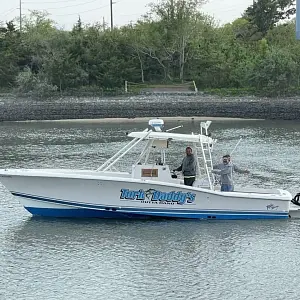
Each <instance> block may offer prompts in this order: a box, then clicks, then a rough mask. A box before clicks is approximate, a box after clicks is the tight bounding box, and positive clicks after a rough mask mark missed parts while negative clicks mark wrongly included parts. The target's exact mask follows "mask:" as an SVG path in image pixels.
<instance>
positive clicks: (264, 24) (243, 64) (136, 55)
mask: <svg viewBox="0 0 300 300" xmlns="http://www.w3.org/2000/svg"><path fill="white" fill-rule="evenodd" d="M203 3H205V1H204V0H162V1H161V2H159V3H155V4H151V5H150V10H149V14H147V15H146V16H144V17H142V18H141V19H140V20H139V21H138V22H137V23H136V24H130V25H127V26H123V27H121V28H115V29H113V30H112V31H111V30H109V29H106V28H105V26H104V25H102V24H101V25H100V24H97V23H96V24H92V25H89V26H87V25H85V24H84V23H83V22H82V20H81V18H80V17H79V18H78V21H77V22H76V24H74V26H73V29H72V30H71V31H64V30H61V29H57V28H56V27H55V24H54V22H53V21H52V20H51V19H50V18H49V16H48V14H47V13H45V12H43V13H42V12H38V11H33V12H31V14H30V15H29V16H27V17H24V19H23V30H22V32H21V33H20V32H19V31H18V29H17V28H18V27H17V26H16V25H15V24H17V23H15V21H11V22H8V23H6V24H4V23H0V57H1V60H0V88H1V89H7V88H15V91H16V93H17V94H27V95H34V96H36V97H45V96H47V95H53V94H61V95H63V94H68V93H71V94H74V93H76V92H75V91H76V90H77V91H78V94H86V93H92V94H97V95H100V94H101V95H104V94H114V93H116V92H120V91H122V90H124V81H129V82H140V83H143V84H146V85H148V86H149V84H150V83H153V82H154V83H164V84H169V83H173V84H174V83H181V82H186V81H192V80H195V82H196V84H197V87H198V89H199V90H200V91H201V90H205V91H211V92H212V93H217V94H221V95H236V94H238V93H239V91H240V93H241V94H247V93H253V94H263V95H270V96H274V95H282V94H288V95H289V94H291V93H293V92H294V93H299V90H300V55H299V53H300V43H299V42H298V41H296V39H295V22H294V21H285V22H283V21H284V20H285V19H287V18H289V17H290V16H291V15H292V14H293V13H294V11H295V10H294V1H292V0H257V1H255V3H254V4H253V5H251V6H249V8H248V9H247V10H246V11H245V13H244V15H243V17H241V18H238V19H236V20H235V21H234V22H232V23H231V24H226V25H224V26H221V27H220V26H217V25H216V24H215V22H214V20H213V19H212V18H211V17H210V16H207V15H205V14H203V13H202V12H201V5H202V4H203ZM279 21H281V22H279Z"/></svg>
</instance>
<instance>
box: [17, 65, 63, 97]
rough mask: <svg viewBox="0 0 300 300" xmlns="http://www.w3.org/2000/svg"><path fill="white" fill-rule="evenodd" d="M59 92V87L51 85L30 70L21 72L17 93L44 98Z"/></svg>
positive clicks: (18, 78) (18, 77)
mask: <svg viewBox="0 0 300 300" xmlns="http://www.w3.org/2000/svg"><path fill="white" fill-rule="evenodd" d="M56 90H57V86H53V85H52V84H49V83H48V81H47V79H46V78H41V75H36V74H33V73H32V71H31V70H30V69H29V68H26V69H25V70H24V71H23V72H20V73H19V74H18V76H17V79H16V93H17V94H21V95H28V96H33V97H35V98H43V97H45V96H51V95H52V93H53V92H55V91H56Z"/></svg>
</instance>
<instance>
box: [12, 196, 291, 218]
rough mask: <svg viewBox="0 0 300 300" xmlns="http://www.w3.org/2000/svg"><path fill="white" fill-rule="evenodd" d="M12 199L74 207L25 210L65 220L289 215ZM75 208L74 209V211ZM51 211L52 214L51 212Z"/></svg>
mask: <svg viewBox="0 0 300 300" xmlns="http://www.w3.org/2000/svg"><path fill="white" fill-rule="evenodd" d="M12 194H13V195H14V196H17V197H22V198H27V199H32V200H37V201H42V202H48V203H54V204H61V205H65V206H69V207H70V206H73V207H74V209H64V208H59V209H52V208H38V207H25V208H26V209H27V210H28V211H29V212H31V213H32V214H34V215H36V214H37V215H51V216H59V215H60V216H64V215H65V216H68V215H72V216H74V217H76V216H77V215H78V217H80V216H81V215H84V216H86V217H88V216H89V215H91V216H95V217H96V216H98V217H109V218H110V217H113V218H116V217H117V218H118V216H119V217H124V215H125V214H126V215H128V217H130V218H131V217H138V218H141V217H142V216H144V217H147V216H148V217H151V216H153V217H171V218H192V219H194V218H197V219H198V218H200V219H202V218H205V219H209V218H213V219H214V218H217V219H287V218H288V212H282V211H279V212H274V211H270V212H268V211H230V210H190V209H172V210H170V209H164V210H162V209H161V208H159V209H153V208H149V209H148V208H136V207H135V208H133V207H115V206H100V205H93V204H86V203H78V202H72V201H65V200H58V199H52V198H45V197H40V196H35V195H28V194H23V193H17V192H12ZM75 207H76V208H75ZM50 211H51V212H50Z"/></svg>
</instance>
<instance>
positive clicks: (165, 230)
mask: <svg viewBox="0 0 300 300" xmlns="http://www.w3.org/2000/svg"><path fill="white" fill-rule="evenodd" d="M179 124H183V125H184V127H183V128H180V129H178V130H177V131H178V132H190V131H194V132H196V131H198V125H199V124H198V122H192V121H182V122H179V121H175V120H174V121H172V122H168V123H167V124H166V127H167V128H170V127H174V126H177V125H179ZM145 125H146V121H145V123H128V122H126V123H122V124H117V123H96V122H89V123H79V122H78V123H77V122H70V123H68V122H53V123H51V122H49V123H47V122H36V123H2V124H0V168H5V167H18V168H37V167H41V168H44V167H58V168H65V167H66V168H70V167H71V168H79V169H85V168H97V166H98V165H100V164H101V163H102V162H103V161H104V160H105V159H106V158H107V157H109V156H110V155H111V154H113V153H114V152H115V151H116V149H117V148H119V147H121V146H122V145H125V143H126V142H127V141H128V138H127V137H126V132H128V131H131V130H143V129H144V127H146V126H145ZM211 132H212V134H213V137H214V138H217V139H218V144H217V147H216V148H215V150H214V160H215V161H218V160H219V159H220V157H221V156H222V155H223V154H224V153H227V152H231V151H232V149H234V147H235V145H236V144H237V142H238V141H239V139H240V138H242V141H241V143H240V144H239V146H238V147H237V149H236V151H235V152H234V156H233V159H234V162H235V163H236V164H238V165H239V166H240V167H244V168H248V169H249V170H250V171H251V174H250V175H238V176H236V177H235V181H236V185H237V186H239V185H240V186H249V187H250V186H257V187H268V188H272V187H282V188H284V189H288V190H289V191H290V192H291V193H292V194H295V193H296V192H298V191H299V189H300V186H299V178H300V161H299V144H300V143H299V142H300V123H296V122H289V121H245V120H243V121H233V120H222V121H221V120H218V121H215V122H213V123H212V125H211ZM184 148H185V145H179V144H174V145H173V147H172V148H171V153H170V156H169V158H168V162H169V163H170V165H171V166H172V167H177V166H178V165H179V163H180V161H181V159H182V157H183V153H184ZM135 154H136V152H133V154H132V155H131V158H134V157H135ZM129 163H130V159H129V160H127V164H129ZM120 167H121V168H125V169H126V168H127V167H128V166H127V165H121V166H120ZM299 251H300V221H298V220H278V221H277V220H276V221H267V220H261V221H181V220H180V221H169V220H168V221H166V220H160V221H158V220H155V221H117V220H87V219H85V220H71V219H63V220H59V219H46V218H32V217H31V215H30V214H29V213H27V212H26V211H25V210H24V209H23V208H22V207H21V206H20V204H19V203H18V201H17V200H16V199H14V198H13V197H12V196H10V195H9V193H8V192H7V191H6V190H5V188H4V187H3V186H2V185H1V184H0V299H1V300H2V299H3V300H4V299H5V300H6V299H24V300H25V299H64V300H69V299H70V300H71V299H76V300H77V299H78V300H83V299H90V300H92V299H106V300H116V299H128V300H129V299H130V300H139V299H141V300H142V299H143V300H144V299H147V300H148V299H159V300H160V299H161V300H163V299H226V300H227V299H228V300H235V299H237V300H238V299H295V300H296V299H299V298H300V290H299V288H298V282H299V278H300V263H299V261H298V257H299V253H300V252H299Z"/></svg>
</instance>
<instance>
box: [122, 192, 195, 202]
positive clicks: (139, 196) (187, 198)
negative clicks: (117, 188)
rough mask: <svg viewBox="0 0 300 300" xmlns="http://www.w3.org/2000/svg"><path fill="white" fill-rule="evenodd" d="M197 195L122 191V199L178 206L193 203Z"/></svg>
mask: <svg viewBox="0 0 300 300" xmlns="http://www.w3.org/2000/svg"><path fill="white" fill-rule="evenodd" d="M195 198H196V194H193V193H190V192H187V193H183V192H181V191H180V192H175V191H172V192H161V191H157V190H154V189H149V190H146V191H144V190H138V191H134V190H129V189H121V195H120V199H126V200H149V201H164V202H177V203H178V204H184V203H193V202H194V201H195Z"/></svg>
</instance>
